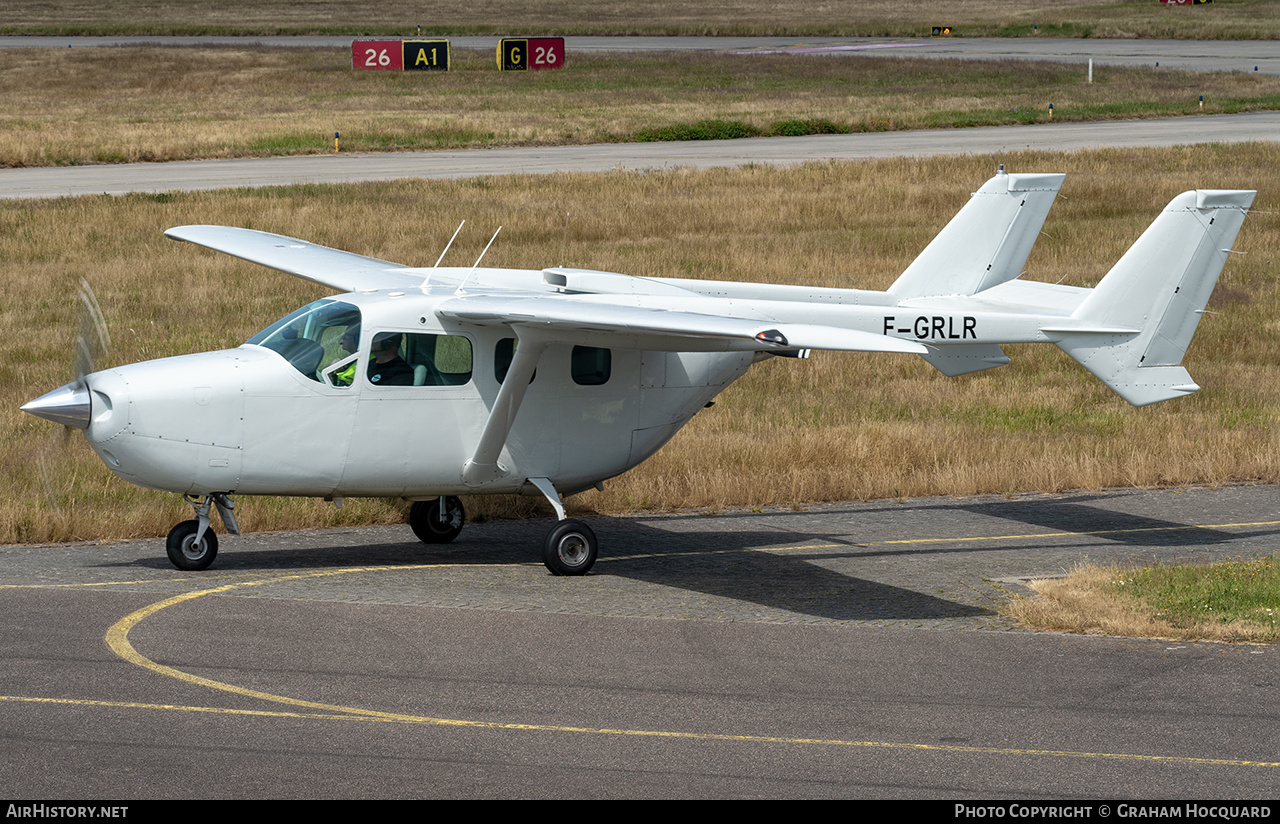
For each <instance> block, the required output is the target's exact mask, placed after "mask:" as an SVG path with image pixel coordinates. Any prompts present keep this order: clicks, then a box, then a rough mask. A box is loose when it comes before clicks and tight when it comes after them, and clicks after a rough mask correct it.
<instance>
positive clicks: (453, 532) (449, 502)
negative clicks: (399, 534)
mask: <svg viewBox="0 0 1280 824" xmlns="http://www.w3.org/2000/svg"><path fill="white" fill-rule="evenodd" d="M466 522H467V513H466V510H464V509H463V508H462V501H460V500H458V499H457V498H455V497H453V496H452V495H450V496H448V497H447V498H445V499H444V512H441V511H440V499H439V498H432V499H431V500H429V501H414V502H413V506H411V507H409V526H410V527H411V528H412V529H413V534H414V535H417V536H418V540H419V541H422V542H423V543H424V544H447V543H449V542H450V541H452V540H453V539H454V538H457V537H458V535H459V534H460V533H461V532H462V526H463V524H465V523H466Z"/></svg>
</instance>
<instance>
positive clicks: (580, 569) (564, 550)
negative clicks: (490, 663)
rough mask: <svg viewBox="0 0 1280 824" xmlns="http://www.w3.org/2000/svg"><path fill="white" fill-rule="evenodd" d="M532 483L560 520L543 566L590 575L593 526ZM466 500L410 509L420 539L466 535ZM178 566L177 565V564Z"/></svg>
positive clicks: (545, 544) (543, 483)
mask: <svg viewBox="0 0 1280 824" xmlns="http://www.w3.org/2000/svg"><path fill="white" fill-rule="evenodd" d="M529 483H531V484H533V485H534V486H535V487H537V488H538V491H539V492H541V493H542V494H543V495H544V496H546V498H547V500H548V501H550V502H551V505H552V506H553V507H555V510H556V514H557V515H559V516H560V521H559V523H557V524H556V525H555V526H554V527H552V528H551V531H550V532H548V533H547V537H546V538H545V539H543V541H542V563H544V564H546V566H547V569H549V570H551V574H552V575H586V574H587V573H588V572H590V571H591V567H592V566H594V565H595V562H596V556H597V554H598V553H599V550H600V542H599V541H598V540H596V534H595V533H594V532H592V531H591V527H589V526H587V525H586V524H584V523H583V522H582V521H578V520H574V519H572V518H565V516H564V504H563V503H561V502H560V494H559V493H558V492H556V489H555V487H554V486H552V484H551V481H549V480H548V479H546V478H530V479H529ZM466 520H467V516H466V512H465V511H464V510H463V508H462V501H460V500H458V499H457V498H455V497H453V496H452V495H441V496H440V497H439V498H433V499H431V500H429V501H415V502H414V504H413V506H412V507H410V508H409V526H410V527H411V528H412V529H413V534H414V535H417V536H418V540H420V541H422V542H423V543H424V544H447V543H449V542H450V541H452V540H453V539H454V538H457V537H458V535H459V534H460V533H461V532H462V527H463V525H464V524H465V523H466ZM175 563H176V562H175Z"/></svg>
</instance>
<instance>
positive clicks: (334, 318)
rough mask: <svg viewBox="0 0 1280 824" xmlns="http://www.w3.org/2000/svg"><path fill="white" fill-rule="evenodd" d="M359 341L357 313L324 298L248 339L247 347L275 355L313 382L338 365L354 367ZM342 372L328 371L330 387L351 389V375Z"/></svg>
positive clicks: (358, 316)
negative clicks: (259, 347)
mask: <svg viewBox="0 0 1280 824" xmlns="http://www.w3.org/2000/svg"><path fill="white" fill-rule="evenodd" d="M359 341H360V310H359V309H357V308H356V307H355V306H353V305H351V304H350V303H344V302H343V301H340V300H333V299H331V298H325V299H323V300H318V301H316V302H315V303H312V304H308V305H307V306H304V307H302V308H301V309H299V310H298V311H296V312H293V313H292V314H290V315H287V316H285V317H283V318H281V319H280V320H278V321H276V322H275V323H273V324H271V325H270V326H268V327H267V328H266V329H263V330H262V331H261V332H259V333H258V334H256V335H254V336H253V337H251V338H249V340H247V341H246V343H251V344H254V345H256V346H262V347H265V348H267V349H270V350H272V351H273V352H276V353H277V354H279V355H280V356H281V357H283V358H284V359H285V360H286V361H288V362H289V364H290V365H291V366H293V368H294V369H297V370H298V371H299V372H301V373H302V374H303V375H305V376H306V377H308V378H310V379H311V380H313V381H320V380H321V379H322V375H323V373H325V371H326V370H329V369H330V367H331V366H333V365H334V364H336V363H337V362H339V361H350V363H351V364H352V366H353V367H354V363H355V360H354V358H353V357H352V355H354V354H355V352H356V348H357V345H358V343H359ZM342 373H343V369H342V368H339V369H337V370H332V371H330V376H329V383H331V384H333V385H335V386H350V385H351V377H352V376H353V375H354V369H352V370H351V373H352V374H351V375H346V376H345V378H346V379H345V383H344V381H343V375H342Z"/></svg>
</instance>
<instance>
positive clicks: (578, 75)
mask: <svg viewBox="0 0 1280 824" xmlns="http://www.w3.org/2000/svg"><path fill="white" fill-rule="evenodd" d="M454 67H455V70H454V71H450V72H447V73H436V72H357V71H353V70H352V69H351V67H350V55H349V53H347V52H346V51H344V50H341V49H318V50H300V49H298V50H295V49H271V48H265V47H254V46H244V47H218V48H176V47H173V48H85V49H0V99H4V100H5V101H6V106H4V107H3V109H2V110H0V132H3V134H4V135H5V140H4V141H2V142H0V166H50V165H74V164H85V163H117V162H143V161H165V160H195V159H205V158H222V157H254V156H266V155H297V154H325V153H332V152H333V135H334V132H339V133H341V135H342V139H341V147H342V150H343V151H344V152H381V151H397V150H436V149H457V148H483V147H491V146H516V145H522V146H534V145H568V144H584V143H602V142H625V141H632V140H689V139H724V138H738V137H749V136H753V135H765V134H778V135H803V134H827V133H837V132H850V131H854V132H873V131H894V130H903V129H919V128H952V127H967V126H995V125H1007V124H1028V123H1048V121H1049V119H1050V118H1049V104H1050V103H1052V104H1053V106H1054V111H1053V118H1052V119H1053V121H1054V122H1063V121H1079V120H1109V119H1138V118H1150V117H1167V116H1180V115H1189V116H1194V115H1197V114H1199V113H1200V112H1201V109H1200V108H1199V97H1200V96H1201V95H1203V96H1204V100H1205V104H1204V109H1203V112H1204V113H1206V114H1216V113H1223V112H1241V111H1254V110H1262V109H1277V108H1280V77H1269V76H1265V75H1262V76H1255V75H1251V74H1245V73H1230V74H1228V73H1223V74H1201V73H1192V72H1179V71H1169V70H1157V69H1155V68H1154V67H1152V68H1140V67H1134V68H1106V69H1103V68H1099V69H1096V70H1095V72H1094V82H1093V83H1087V82H1085V80H1086V77H1085V72H1084V70H1083V69H1082V68H1081V67H1079V66H1071V65H1063V64H1053V63H1039V62H1020V61H1012V60H1006V61H992V62H981V61H963V60H958V61H948V60H918V59H908V58H890V57H876V56H865V55H864V56H859V57H814V56H809V55H756V54H745V55H744V54H707V53H676V54H656V55H655V54H635V55H571V59H570V60H569V62H568V65H567V66H566V68H564V69H562V70H559V71H553V72H531V73H529V74H527V75H517V76H512V75H510V74H504V73H501V72H498V71H496V70H495V69H494V67H493V55H492V54H489V53H483V54H482V53H477V52H457V53H456V55H455V59H454Z"/></svg>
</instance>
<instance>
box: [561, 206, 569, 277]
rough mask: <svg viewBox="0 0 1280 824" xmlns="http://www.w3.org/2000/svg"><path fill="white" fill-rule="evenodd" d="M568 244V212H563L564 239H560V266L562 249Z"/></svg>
mask: <svg viewBox="0 0 1280 824" xmlns="http://www.w3.org/2000/svg"><path fill="white" fill-rule="evenodd" d="M568 245H569V213H568V212H565V213H564V239H563V240H561V241H560V268H562V269H563V268H564V250H565V248H566V247H567V246H568Z"/></svg>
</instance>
